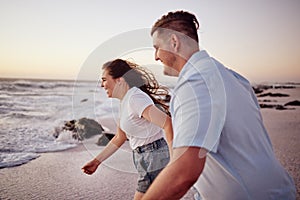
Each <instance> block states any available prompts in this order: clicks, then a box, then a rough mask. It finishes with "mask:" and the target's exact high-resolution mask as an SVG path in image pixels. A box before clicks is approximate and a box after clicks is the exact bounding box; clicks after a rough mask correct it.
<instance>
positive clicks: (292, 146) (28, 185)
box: [0, 89, 300, 199]
mask: <svg viewBox="0 0 300 200" xmlns="http://www.w3.org/2000/svg"><path fill="white" fill-rule="evenodd" d="M282 92H284V93H287V92H289V93H290V94H293V97H288V98H286V99H280V100H278V102H277V103H281V102H280V101H282V102H287V101H289V100H296V99H297V98H298V100H299V99H300V97H299V96H298V95H299V94H300V91H299V89H294V90H284V91H282ZM295 95H296V96H295ZM295 98H296V99H295ZM291 108H294V109H292V110H275V109H262V115H263V119H264V123H265V126H266V128H267V130H268V132H269V135H270V138H271V141H272V143H273V147H274V151H275V154H276V156H277V158H278V159H279V161H280V162H281V164H282V165H283V166H284V167H285V169H286V170H287V171H288V172H289V174H290V175H291V176H292V177H293V179H294V181H295V184H296V187H297V199H300V196H299V194H300V133H299V130H300V123H299V122H300V107H291ZM90 145H91V144H90V143H84V145H79V146H78V147H76V148H74V149H70V150H67V151H63V152H54V153H43V154H41V156H40V157H39V158H37V159H35V160H33V161H31V162H29V163H27V164H25V165H21V166H17V167H12V168H4V169H0V180H1V182H0V199H132V198H133V195H134V192H135V188H136V179H137V174H136V173H135V172H134V168H133V165H132V158H131V153H130V151H129V150H128V146H127V147H126V145H125V147H124V148H123V149H122V150H121V151H120V152H119V153H118V154H116V155H115V156H114V157H113V158H111V159H110V160H109V161H108V162H106V163H105V164H104V165H103V166H101V167H100V168H99V169H98V170H97V171H96V173H95V174H94V175H92V176H88V175H86V174H83V173H82V171H81V167H82V166H83V165H84V164H85V163H86V162H87V161H89V160H90V159H91V158H92V157H93V155H95V154H96V153H97V152H98V151H100V149H101V148H99V147H96V146H95V145H94V146H90ZM166 187H167V186H166ZM192 196H193V192H192V191H189V192H188V193H187V194H186V196H185V197H184V198H183V199H192Z"/></svg>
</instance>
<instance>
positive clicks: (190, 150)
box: [142, 147, 206, 200]
mask: <svg viewBox="0 0 300 200" xmlns="http://www.w3.org/2000/svg"><path fill="white" fill-rule="evenodd" d="M200 150H201V151H200ZM202 151H204V153H203V152H202ZM200 153H201V154H200ZM205 154H206V151H205V150H203V149H201V148H199V147H181V148H175V149H173V158H172V160H171V162H170V163H169V165H168V166H167V167H166V168H165V169H164V170H163V171H162V172H161V173H160V174H159V175H158V177H157V178H156V179H155V181H154V182H153V183H152V185H151V186H150V188H149V189H148V191H147V192H146V194H145V195H144V197H143V198H142V199H143V200H149V199H153V200H154V199H155V200H159V199H172V200H173V199H180V198H181V197H182V196H184V194H185V193H186V192H187V191H188V190H189V189H190V187H192V186H193V184H194V183H195V182H196V181H197V180H198V177H199V176H200V174H201V173H202V171H203V168H204V164H205V159H206V156H205Z"/></svg>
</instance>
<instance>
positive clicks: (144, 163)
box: [133, 138, 170, 193]
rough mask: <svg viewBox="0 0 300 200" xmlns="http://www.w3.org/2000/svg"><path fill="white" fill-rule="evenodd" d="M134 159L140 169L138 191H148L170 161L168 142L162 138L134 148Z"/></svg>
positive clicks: (138, 169)
mask: <svg viewBox="0 0 300 200" xmlns="http://www.w3.org/2000/svg"><path fill="white" fill-rule="evenodd" d="M133 161H134V165H135V167H136V169H137V171H138V175H139V177H138V183H137V189H136V190H137V191H138V192H141V193H146V191H147V189H148V188H149V187H150V185H151V183H152V182H153V181H154V179H155V178H156V177H157V176H158V174H159V173H160V172H161V170H162V169H163V168H164V167H165V166H166V165H167V164H168V163H169V161H170V155H169V149H168V145H167V142H166V141H165V140H164V139H163V138H161V139H159V140H156V141H154V142H152V143H150V144H146V145H144V146H141V147H137V148H136V149H134V150H133Z"/></svg>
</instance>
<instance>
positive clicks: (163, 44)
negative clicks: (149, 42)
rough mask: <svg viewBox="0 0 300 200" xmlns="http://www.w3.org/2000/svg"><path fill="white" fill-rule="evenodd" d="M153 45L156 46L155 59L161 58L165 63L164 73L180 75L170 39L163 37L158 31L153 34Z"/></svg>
mask: <svg viewBox="0 0 300 200" xmlns="http://www.w3.org/2000/svg"><path fill="white" fill-rule="evenodd" d="M152 39H153V47H154V48H155V54H154V56H155V60H157V61H158V60H159V61H160V62H162V64H163V65H164V74H165V75H168V76H178V74H179V73H178V71H177V70H176V65H175V64H176V56H175V54H174V53H172V52H173V50H172V45H171V42H170V39H168V38H167V39H166V38H164V39H163V38H162V36H161V34H158V31H156V32H154V33H153V35H152Z"/></svg>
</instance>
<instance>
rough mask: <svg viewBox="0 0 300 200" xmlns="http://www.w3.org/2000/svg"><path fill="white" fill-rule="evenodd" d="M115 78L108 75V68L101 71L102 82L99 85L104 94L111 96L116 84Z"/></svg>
mask: <svg viewBox="0 0 300 200" xmlns="http://www.w3.org/2000/svg"><path fill="white" fill-rule="evenodd" d="M116 82H117V81H116V79H114V78H113V77H112V76H111V75H109V73H108V70H104V71H103V73H102V83H101V87H103V88H104V90H105V91H106V94H107V96H108V97H109V98H112V97H113V91H114V88H115V85H116Z"/></svg>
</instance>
